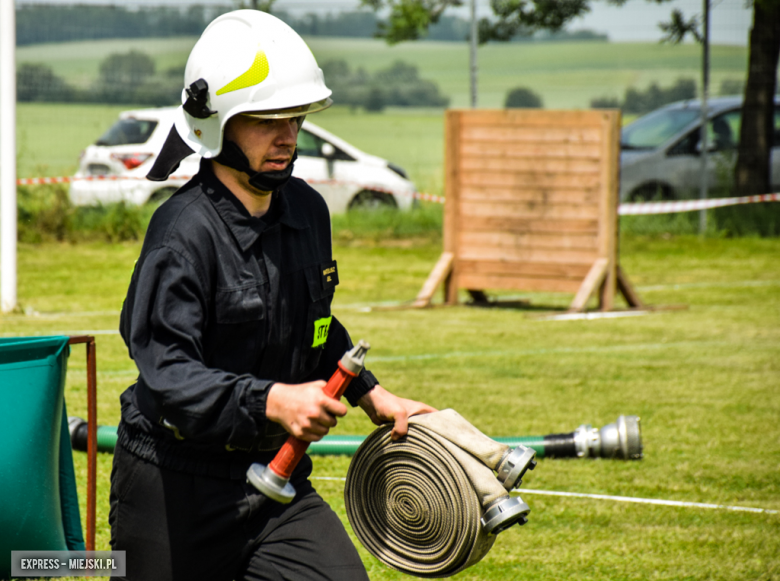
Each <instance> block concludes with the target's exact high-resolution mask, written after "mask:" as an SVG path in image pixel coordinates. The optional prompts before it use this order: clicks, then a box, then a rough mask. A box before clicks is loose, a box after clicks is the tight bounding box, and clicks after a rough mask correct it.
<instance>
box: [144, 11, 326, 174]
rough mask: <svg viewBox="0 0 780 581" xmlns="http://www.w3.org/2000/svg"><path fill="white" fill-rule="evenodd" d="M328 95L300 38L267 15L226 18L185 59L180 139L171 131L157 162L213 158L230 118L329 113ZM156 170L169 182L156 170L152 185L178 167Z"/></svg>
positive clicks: (241, 13)
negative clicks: (154, 180)
mask: <svg viewBox="0 0 780 581" xmlns="http://www.w3.org/2000/svg"><path fill="white" fill-rule="evenodd" d="M330 95H331V91H330V89H328V88H327V87H326V86H325V80H324V78H323V74H322V69H320V68H319V67H318V66H317V61H316V60H315V59H314V55H313V54H312V52H311V50H310V49H309V47H308V46H307V45H306V43H305V42H304V41H303V39H302V38H301V37H300V36H299V35H298V33H297V32H295V31H294V30H293V29H292V28H290V27H289V26H288V25H287V24H285V23H284V22H282V21H281V20H279V19H278V18H276V17H275V16H271V15H270V14H267V13H265V12H260V11H258V10H236V11H234V12H228V13H226V14H223V15H222V16H219V17H218V18H216V19H215V20H214V21H212V22H211V24H209V25H208V27H206V30H204V31H203V34H202V35H201V37H200V39H199V40H198V42H197V43H196V44H195V46H194V48H193V49H192V52H190V56H189V59H187V66H186V68H185V71H184V89H183V90H182V105H181V107H179V108H178V110H177V111H176V116H175V121H174V128H175V133H177V134H178V135H173V133H174V132H173V131H172V133H171V135H169V137H168V140H167V141H166V144H165V145H164V146H163V152H161V155H160V157H159V158H158V160H159V161H161V162H163V163H162V165H169V166H170V165H171V162H172V161H173V160H174V159H175V158H177V157H178V159H176V160H175V165H178V162H179V161H181V159H183V158H184V157H186V155H183V154H185V153H187V152H186V150H187V149H188V150H190V153H192V152H194V153H197V154H199V155H200V156H202V157H205V158H214V157H216V156H217V155H219V153H220V152H221V151H222V136H223V132H224V129H225V125H226V124H227V122H228V120H229V119H230V118H231V117H233V116H235V115H238V114H248V113H249V114H252V115H253V116H258V117H263V118H288V117H301V116H304V115H307V114H309V113H315V112H317V111H321V110H323V109H325V108H327V107H329V106H330V105H331V103H332V101H331V99H330ZM177 138H178V139H177ZM184 146H186V149H185V147H184ZM166 149H167V150H168V151H166ZM187 155H189V154H187ZM161 158H163V159H161ZM155 166H157V164H155ZM158 169H159V170H162V171H163V173H166V174H167V175H165V176H164V177H163V173H161V172H160V171H157V172H156V171H155V168H153V169H152V171H151V172H150V175H149V177H150V179H160V178H161V177H162V178H163V179H166V178H167V177H168V175H170V172H172V171H173V170H174V169H175V166H173V167H168V168H163V167H160V168H158ZM165 170H169V171H165Z"/></svg>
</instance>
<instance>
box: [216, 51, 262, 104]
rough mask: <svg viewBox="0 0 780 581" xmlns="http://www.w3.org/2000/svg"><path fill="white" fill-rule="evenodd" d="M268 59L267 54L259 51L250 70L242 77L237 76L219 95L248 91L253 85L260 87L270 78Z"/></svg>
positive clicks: (219, 91)
mask: <svg viewBox="0 0 780 581" xmlns="http://www.w3.org/2000/svg"><path fill="white" fill-rule="evenodd" d="M268 70H269V69H268V58H267V57H266V56H265V53H264V52H263V51H262V50H260V49H257V54H256V55H255V60H254V62H253V63H252V65H251V66H250V67H249V70H248V71H247V72H245V73H244V74H242V75H239V76H237V77H236V78H235V79H233V80H232V81H230V82H229V83H228V84H227V85H225V86H224V87H222V88H221V89H219V90H218V91H217V95H223V94H225V93H230V92H231V91H238V90H239V89H246V88H247V87H251V86H253V85H259V84H260V83H262V82H263V81H264V80H265V78H266V77H267V76H268Z"/></svg>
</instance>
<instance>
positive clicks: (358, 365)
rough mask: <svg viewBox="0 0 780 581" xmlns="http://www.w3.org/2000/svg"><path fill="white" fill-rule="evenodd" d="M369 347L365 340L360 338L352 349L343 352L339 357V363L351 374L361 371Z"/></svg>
mask: <svg viewBox="0 0 780 581" xmlns="http://www.w3.org/2000/svg"><path fill="white" fill-rule="evenodd" d="M369 349H371V345H369V344H368V343H367V342H366V341H363V339H361V340H360V341H358V344H357V345H355V346H354V347H353V348H352V349H350V350H349V351H347V352H346V353H344V355H343V356H342V357H341V364H342V365H343V366H344V367H345V368H346V369H347V370H349V371H350V372H351V373H352V374H354V375H357V374H359V373H360V372H361V371H363V362H364V361H365V359H366V352H367V351H368V350H369Z"/></svg>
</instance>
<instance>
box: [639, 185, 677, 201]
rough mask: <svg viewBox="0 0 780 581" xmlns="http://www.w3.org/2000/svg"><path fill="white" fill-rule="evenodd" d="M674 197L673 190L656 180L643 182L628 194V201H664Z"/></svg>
mask: <svg viewBox="0 0 780 581" xmlns="http://www.w3.org/2000/svg"><path fill="white" fill-rule="evenodd" d="M674 199H676V196H675V195H674V190H673V189H672V188H671V187H669V186H668V185H667V184H662V183H658V182H653V183H649V184H644V185H642V186H639V187H638V188H636V189H635V190H634V191H632V192H631V193H630V194H628V201H629V202H665V201H669V200H674Z"/></svg>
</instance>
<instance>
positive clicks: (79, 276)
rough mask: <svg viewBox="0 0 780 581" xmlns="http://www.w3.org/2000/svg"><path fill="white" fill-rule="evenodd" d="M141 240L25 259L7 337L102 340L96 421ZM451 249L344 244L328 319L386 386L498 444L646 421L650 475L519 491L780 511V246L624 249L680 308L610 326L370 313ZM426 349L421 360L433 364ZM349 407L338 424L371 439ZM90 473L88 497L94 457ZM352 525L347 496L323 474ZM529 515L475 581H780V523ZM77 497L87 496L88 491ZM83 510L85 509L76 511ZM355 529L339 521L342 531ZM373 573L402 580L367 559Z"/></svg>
mask: <svg viewBox="0 0 780 581" xmlns="http://www.w3.org/2000/svg"><path fill="white" fill-rule="evenodd" d="M139 249H140V247H139V245H137V244H133V245H115V246H105V245H76V246H68V245H43V246H22V247H21V248H20V250H19V283H20V286H19V300H20V303H21V306H22V309H23V310H24V311H26V312H27V314H26V315H23V314H15V315H5V316H0V334H2V335H5V336H7V335H33V334H50V333H63V332H71V333H74V332H79V333H83V332H93V333H94V332H100V331H104V332H105V334H98V335H97V353H98V385H99V407H98V413H99V418H100V423H101V424H112V425H113V424H116V423H117V421H118V419H119V405H118V396H119V394H120V393H121V392H122V390H123V389H124V388H125V387H126V386H127V385H128V384H130V383H131V382H132V381H133V377H134V374H135V370H134V366H133V363H132V362H131V361H130V360H129V359H128V357H127V353H126V350H125V348H124V346H123V344H122V342H121V339H120V338H119V337H118V335H116V334H115V329H116V328H117V324H118V323H117V319H118V312H119V309H120V306H121V302H122V300H123V296H124V291H125V289H126V285H127V282H128V278H129V276H130V270H131V268H132V265H133V262H134V260H135V258H136V257H137V255H138V252H139ZM439 252H440V247H439V246H438V244H435V243H422V242H419V241H415V240H402V241H400V242H399V241H395V242H394V243H393V245H390V244H382V243H367V242H363V243H360V242H359V241H358V242H353V243H352V244H351V245H348V246H337V247H336V249H335V257H336V258H337V259H338V261H339V269H340V271H341V273H342V274H341V277H340V278H341V284H340V286H339V290H338V292H337V293H336V300H335V302H334V313H335V314H336V315H337V316H338V317H339V319H340V320H342V321H343V322H344V323H345V324H346V326H347V328H349V329H350V330H351V333H352V335H353V337H355V338H365V339H367V340H369V341H370V342H371V343H372V345H373V349H372V351H371V352H370V354H369V357H368V366H369V368H371V369H372V370H373V371H374V372H375V373H376V374H377V376H378V377H379V378H380V379H381V380H382V383H383V385H385V386H386V387H387V388H389V389H391V390H393V391H395V392H397V393H399V394H401V395H404V396H407V397H413V398H418V399H423V400H425V401H428V402H430V403H431V404H433V405H435V406H437V407H439V408H447V407H452V408H454V409H456V410H458V411H459V412H460V413H461V414H462V415H463V416H465V417H466V418H468V419H469V420H470V421H471V422H472V423H474V424H475V425H476V426H477V427H479V428H480V429H482V430H483V431H484V432H485V433H487V434H490V435H494V436H500V435H532V434H547V433H552V432H568V431H571V430H573V429H574V428H576V427H577V426H578V425H580V424H582V423H591V424H593V425H594V426H602V425H604V424H606V423H609V422H611V421H614V420H615V418H616V417H617V416H618V415H619V414H636V415H639V416H641V418H642V425H643V437H644V444H645V458H644V459H643V460H642V461H638V462H619V461H606V460H596V461H583V460H570V461H564V460H549V459H548V460H542V461H541V462H540V465H539V466H538V468H537V469H536V470H535V471H534V472H533V473H531V474H530V475H529V477H528V478H526V479H525V483H524V485H523V488H528V489H536V490H551V491H568V492H581V493H596V494H605V495H621V496H632V497H642V498H655V499H671V500H679V501H691V502H704V503H717V504H724V505H738V506H750V507H761V508H766V509H772V510H780V478H779V477H778V474H780V428H779V427H778V421H777V418H778V417H780V397H778V393H779V392H780V356H779V355H780V292H778V291H779V290H780V268H778V266H777V256H778V253H779V252H780V241H778V240H777V239H774V240H772V239H769V240H760V239H750V238H745V239H734V240H724V239H699V238H696V237H672V238H669V239H663V238H640V237H624V239H623V240H622V241H621V252H622V264H623V266H624V267H625V269H626V271H627V273H628V274H629V276H630V277H631V278H632V280H633V282H634V284H635V285H636V287H637V289H638V291H639V292H640V294H641V295H642V297H643V298H644V299H645V300H646V301H647V302H649V303H651V304H656V305H670V304H685V305H687V306H688V308H687V310H682V311H669V312H658V313H655V314H651V315H647V316H643V317H631V318H623V319H613V320H593V321H570V322H557V321H545V320H539V319H538V318H534V317H533V315H536V314H539V313H541V312H548V311H549V312H554V311H555V310H556V309H560V308H563V307H565V305H566V304H567V303H568V301H569V300H570V299H571V297H570V296H567V295H557V294H538V293H517V294H516V296H518V297H520V298H526V299H529V300H530V301H531V305H532V306H531V307H529V308H528V309H526V310H516V309H498V308H495V309H478V308H473V307H466V306H460V307H450V308H437V309H430V310H425V311H409V310H402V311H368V310H367V309H366V308H365V307H366V306H367V305H371V304H382V303H387V302H399V301H400V302H403V301H408V300H411V299H412V298H413V297H414V296H415V295H416V293H417V291H418V290H419V288H420V286H421V285H422V282H423V281H424V280H425V277H426V276H427V274H428V272H429V271H430V269H431V268H432V267H433V264H434V263H435V261H436V258H437V257H438V255H439ZM420 356H424V357H420ZM84 382H85V371H84V355H83V349H81V348H79V347H76V348H74V351H73V354H72V356H71V359H70V363H69V372H68V381H67V386H66V394H67V398H68V406H69V412H70V413H71V414H74V415H82V416H84V415H85V414H86V410H85V396H84V389H85V388H84ZM371 428H372V426H371V425H370V423H369V422H368V421H367V419H366V418H365V417H364V416H363V415H362V414H361V413H360V412H359V410H352V411H351V412H350V414H348V416H347V417H346V418H344V419H343V420H342V421H340V424H339V426H338V427H337V428H336V430H335V433H340V434H366V433H368V432H369V431H370V430H371ZM76 458H77V472H78V474H79V478H80V482H79V485H80V490H81V491H83V490H84V482H85V464H86V462H85V457H84V455H83V454H80V453H78V454H77V455H76ZM348 463H349V460H348V459H347V458H315V476H317V477H322V476H330V477H342V476H344V475H345V473H346V469H347V466H348ZM110 464H111V457H110V456H108V455H101V456H100V458H99V488H98V520H99V523H98V540H97V544H98V548H100V549H106V548H108V535H109V531H108V526H107V523H106V519H107V510H108V477H109V472H110ZM315 486H316V487H317V488H318V489H319V490H320V492H321V493H322V494H323V496H324V497H325V498H326V500H328V502H329V503H331V505H332V506H333V507H334V508H335V509H336V510H337V511H338V512H339V514H340V515H341V516H342V518H344V510H343V500H342V484H341V483H340V482H339V481H315ZM523 499H524V500H525V501H526V502H527V503H528V504H529V505H530V506H531V509H532V512H531V515H530V522H529V524H528V525H526V526H525V527H523V528H519V527H515V528H514V529H512V530H510V531H507V532H505V533H502V534H501V535H500V536H499V537H498V540H497V542H496V545H495V546H494V548H493V549H492V551H491V552H490V553H489V554H488V556H487V557H486V558H485V559H484V560H483V561H482V562H481V563H479V564H478V565H476V566H475V567H473V568H472V569H469V570H467V571H465V572H463V573H461V574H459V575H458V576H457V577H456V578H457V579H462V580H485V579H490V580H506V581H515V580H517V579H529V580H534V579H538V580H564V579H565V580H569V579H580V580H623V579H625V580H628V579H642V580H644V579H679V580H705V579H706V580H723V581H727V580H728V581H732V580H755V579H760V580H767V581H768V580H770V579H778V578H780V515H777V514H774V515H773V514H753V513H740V512H729V511H724V510H707V509H701V508H673V507H664V506H649V505H639V504H624V503H616V502H612V501H607V500H593V499H577V498H557V497H547V496H539V495H534V494H529V493H526V494H523ZM82 502H83V495H82ZM82 510H83V506H82ZM345 522H346V521H345ZM360 550H361V555H362V556H363V557H364V561H365V562H366V564H367V566H368V568H369V572H370V575H371V578H372V579H373V580H378V581H385V580H400V579H407V578H408V577H405V576H404V575H401V574H399V573H397V572H394V571H391V570H389V569H387V568H386V567H384V566H383V565H381V564H380V563H379V562H378V561H376V560H375V559H373V557H371V556H370V555H368V553H366V552H365V551H364V550H363V549H362V548H361V549H360Z"/></svg>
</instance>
